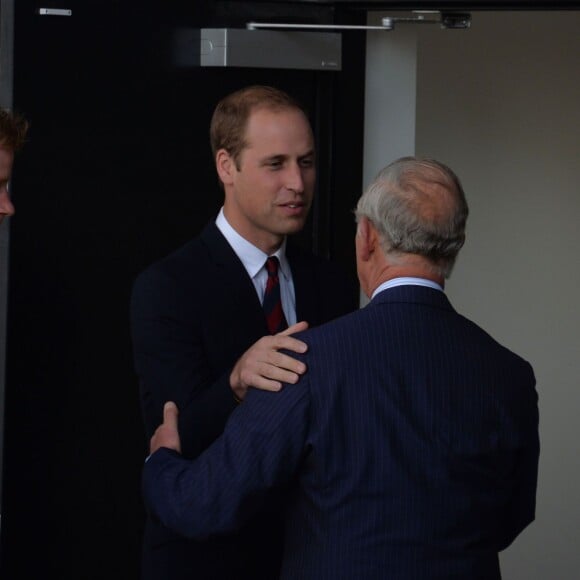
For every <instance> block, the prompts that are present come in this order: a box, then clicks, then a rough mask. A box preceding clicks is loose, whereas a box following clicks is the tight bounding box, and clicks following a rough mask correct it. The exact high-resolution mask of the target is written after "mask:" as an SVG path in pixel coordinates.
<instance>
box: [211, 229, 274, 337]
mask: <svg viewBox="0 0 580 580" xmlns="http://www.w3.org/2000/svg"><path fill="white" fill-rule="evenodd" d="M200 237H201V241H202V243H203V245H204V246H205V248H206V250H207V253H208V257H209V263H210V267H211V271H212V273H213V279H212V280H208V284H209V286H210V287H211V288H212V289H213V291H212V294H213V296H212V297H213V298H214V299H215V300H216V301H217V300H220V301H221V302H222V303H223V304H224V306H225V307H226V308H227V310H228V311H230V312H231V313H232V315H235V316H236V318H237V321H239V322H240V323H241V324H251V325H252V329H247V330H248V332H251V331H253V332H251V333H252V334H254V333H259V335H260V336H262V335H264V334H267V329H266V319H265V317H264V312H263V310H262V306H261V304H260V301H259V299H258V296H257V294H256V289H255V287H254V284H253V282H252V280H251V279H250V277H249V276H248V273H247V271H246V269H245V268H244V265H243V264H242V262H241V261H240V259H239V258H238V256H237V255H236V253H235V252H234V251H233V249H232V247H231V246H230V245H229V244H228V242H227V240H226V239H225V238H224V236H223V235H222V233H221V232H220V231H219V229H218V228H217V226H216V225H215V223H214V222H211V223H210V224H208V225H207V226H206V228H205V229H204V230H203V232H202V233H201V236H200ZM200 283H205V280H203V281H201V280H200Z"/></svg>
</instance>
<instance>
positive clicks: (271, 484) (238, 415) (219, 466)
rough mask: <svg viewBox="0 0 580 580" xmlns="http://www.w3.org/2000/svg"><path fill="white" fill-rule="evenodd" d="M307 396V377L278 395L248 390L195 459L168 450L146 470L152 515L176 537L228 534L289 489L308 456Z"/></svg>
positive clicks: (145, 490)
mask: <svg viewBox="0 0 580 580" xmlns="http://www.w3.org/2000/svg"><path fill="white" fill-rule="evenodd" d="M308 413H309V391H308V386H307V381H306V380H305V377H303V378H302V379H301V380H300V381H299V383H298V384H296V385H288V386H286V387H285V388H284V389H282V391H280V392H278V393H271V392H267V391H258V390H256V389H250V390H249V391H248V395H247V397H246V399H245V401H244V403H243V404H242V405H240V406H239V407H238V409H237V410H236V411H235V412H234V413H233V414H232V415H231V417H230V420H229V421H228V423H227V425H226V428H225V431H224V433H223V435H222V436H221V437H220V438H218V439H217V441H215V442H214V444H212V445H211V446H210V447H209V448H208V449H207V450H206V451H205V452H204V453H202V454H201V455H200V456H199V457H198V458H197V459H195V460H193V461H191V460H186V459H184V458H183V457H181V456H180V455H179V454H177V453H175V452H173V451H170V450H168V449H163V448H162V449H159V450H158V451H157V452H156V453H154V454H153V455H152V456H151V457H150V458H149V460H148V461H147V463H146V464H145V467H144V471H143V497H144V501H145V505H146V507H147V509H148V510H149V511H150V512H151V513H153V514H154V515H155V516H156V517H158V518H159V519H160V520H161V521H162V522H163V524H164V525H165V526H166V527H168V528H170V529H172V530H173V531H175V532H177V533H179V534H181V535H184V536H187V537H190V538H196V539H202V538H205V537H207V536H210V535H214V534H221V533H230V532H232V531H235V530H237V529H238V528H239V527H240V526H241V525H242V524H243V523H244V522H245V521H247V520H248V519H250V518H251V517H252V515H253V514H255V513H256V512H257V511H258V509H260V508H263V505H264V501H265V500H266V499H267V495H268V493H269V491H270V490H274V489H275V488H277V487H279V486H283V485H284V484H287V483H288V482H289V481H290V480H291V479H293V477H294V476H295V474H296V472H297V470H298V468H299V466H300V464H301V461H302V459H303V458H304V456H305V453H306V450H305V441H306V436H307V435H306V434H307V431H308Z"/></svg>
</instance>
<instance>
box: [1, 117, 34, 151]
mask: <svg viewBox="0 0 580 580" xmlns="http://www.w3.org/2000/svg"><path fill="white" fill-rule="evenodd" d="M27 131H28V122H27V121H26V120H25V119H24V118H23V117H21V116H20V115H17V114H16V113H13V112H11V111H8V110H7V109H2V108H0V147H3V148H5V149H9V150H10V151H18V150H19V149H20V148H21V147H22V146H23V145H24V139H25V137H26V132H27Z"/></svg>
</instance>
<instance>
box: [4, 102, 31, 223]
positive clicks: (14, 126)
mask: <svg viewBox="0 0 580 580" xmlns="http://www.w3.org/2000/svg"><path fill="white" fill-rule="evenodd" d="M27 130H28V123H27V122H26V121H25V120H24V119H23V118H22V117H20V116H19V115H16V114H15V113H12V112H11V111H9V110H7V109H2V108H0V223H2V221H3V220H4V218H5V217H6V216H11V215H14V205H13V204H12V200H11V199H10V192H9V191H8V182H9V181H10V176H11V175H12V165H13V164H14V154H15V152H16V151H18V150H19V149H20V148H21V147H22V145H23V144H24V138H25V137H26V132H27Z"/></svg>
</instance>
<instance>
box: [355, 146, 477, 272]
mask: <svg viewBox="0 0 580 580" xmlns="http://www.w3.org/2000/svg"><path fill="white" fill-rule="evenodd" d="M468 213H469V209H468V206H467V201H466V199H465V193H464V192H463V187H462V186H461V182H460V181H459V178H458V177H457V176H456V175H455V173H454V172H453V171H452V170H451V169H450V168H449V167H447V166H446V165H444V164H443V163H440V162H438V161H435V160H434V159H428V158H417V157H402V158H400V159H397V160H396V161H394V162H393V163H391V164H390V165H388V166H387V167H385V168H384V169H382V170H381V171H380V172H379V173H378V175H377V176H376V177H375V179H374V181H373V182H372V183H371V185H370V186H369V187H368V188H367V190H366V191H365V192H364V193H363V195H362V196H361V198H360V199H359V201H358V204H357V207H356V210H355V215H356V218H357V222H358V221H360V218H361V217H363V216H364V217H366V218H367V219H368V220H369V221H370V222H371V223H372V224H373V225H374V227H375V228H376V230H377V232H378V233H379V236H380V239H381V248H382V250H383V252H385V254H388V255H390V256H391V257H394V258H395V259H397V258H398V257H401V260H404V255H405V254H418V255H420V256H424V257H425V258H427V259H428V260H429V262H430V264H431V268H432V269H433V271H434V272H436V273H437V274H440V275H442V276H444V277H445V278H449V276H450V275H451V271H452V269H453V265H454V264H455V259H456V257H457V254H458V253H459V250H460V249H461V247H462V246H463V243H464V242H465V224H466V221H467V215H468Z"/></svg>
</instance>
